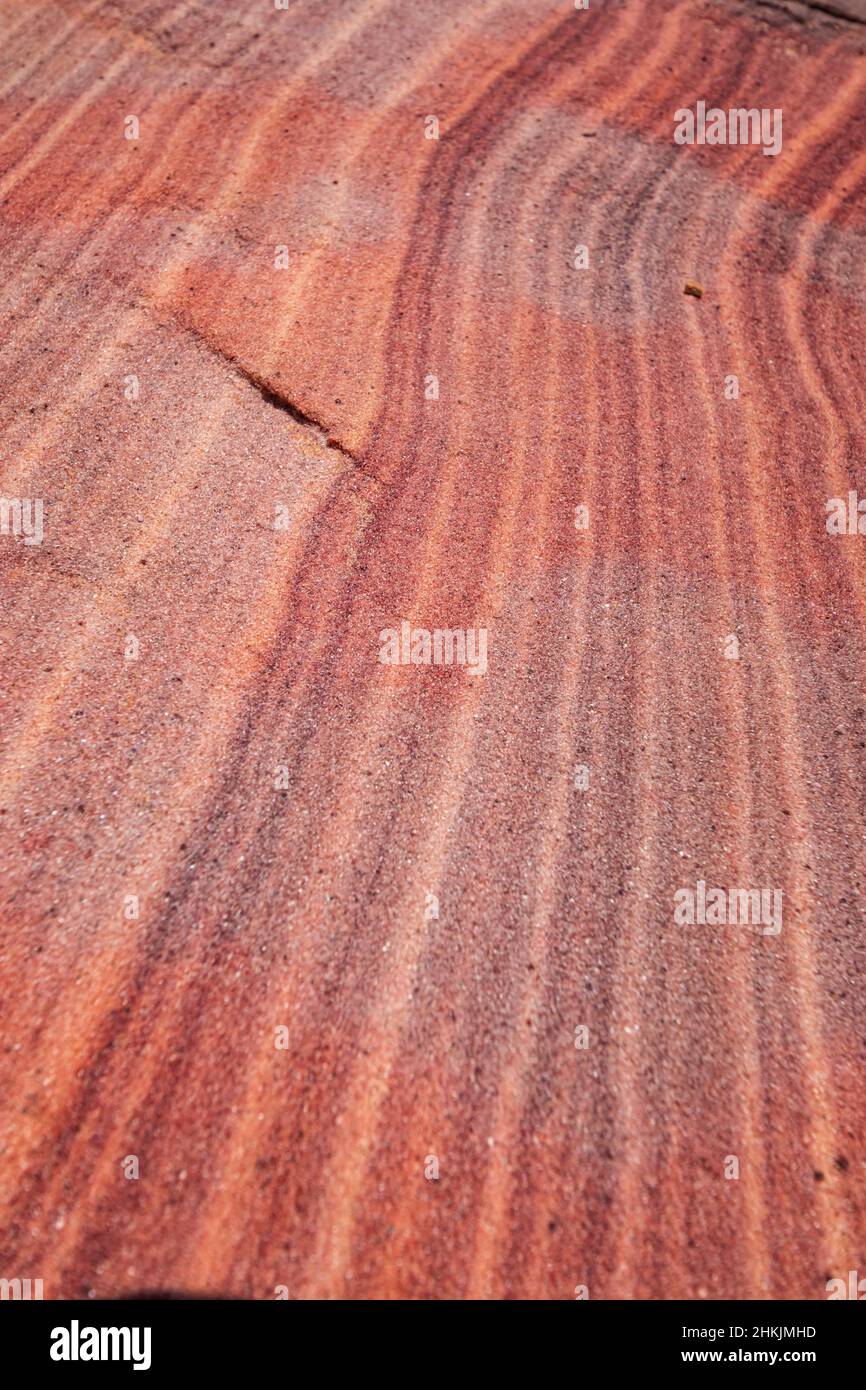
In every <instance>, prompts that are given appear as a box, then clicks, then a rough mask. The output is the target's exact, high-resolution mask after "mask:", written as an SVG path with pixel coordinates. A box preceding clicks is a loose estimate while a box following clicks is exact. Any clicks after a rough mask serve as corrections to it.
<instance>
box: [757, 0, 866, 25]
mask: <svg viewBox="0 0 866 1390" xmlns="http://www.w3.org/2000/svg"><path fill="white" fill-rule="evenodd" d="M756 3H757V4H758V5H759V6H761V7H762V8H763V9H768V10H776V11H777V12H778V13H780V14H786V15H788V17H789V18H790V19H793V20H796V21H797V22H798V23H800V24H805V22H806V20H807V19H808V17H809V12H810V11H811V12H812V13H813V14H822V15H828V16H830V17H831V18H832V19H841V20H843V21H845V22H847V23H848V24H859V25H866V8H864V3H863V0H836V3H835V4H834V3H833V0H756Z"/></svg>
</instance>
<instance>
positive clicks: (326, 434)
mask: <svg viewBox="0 0 866 1390" xmlns="http://www.w3.org/2000/svg"><path fill="white" fill-rule="evenodd" d="M174 322H175V325H176V326H177V327H179V328H182V329H183V331H184V332H185V333H188V334H189V336H190V337H191V338H194V339H195V341H196V342H197V343H201V344H202V346H203V347H205V348H206V349H207V351H208V352H209V353H211V354H212V355H213V356H214V357H218V358H219V360H220V361H221V362H222V363H224V364H225V365H226V366H227V367H230V368H231V370H232V371H233V372H234V374H235V375H236V376H239V377H240V378H241V379H242V380H243V381H245V382H246V383H247V385H248V386H252V387H253V388H254V390H256V391H258V393H259V395H260V396H261V398H262V400H263V401H265V402H266V403H267V404H268V405H270V406H272V407H273V408H274V410H282V411H284V413H285V414H286V415H288V416H289V417H290V419H292V420H294V422H295V424H297V425H302V426H303V428H304V429H306V430H309V431H310V432H311V433H312V434H313V435H315V437H316V440H317V441H318V443H319V444H320V445H322V446H323V447H324V448H326V449H333V450H334V452H335V453H338V454H340V455H341V456H342V457H343V458H344V459H346V460H347V461H348V462H349V463H350V464H351V465H352V467H353V468H354V469H357V471H358V472H359V473H361V474H362V475H363V476H364V477H365V478H368V479H369V480H370V482H372V483H375V484H376V485H377V487H385V486H386V484H385V483H384V482H383V481H382V479H381V478H379V477H377V475H376V474H375V473H374V472H372V470H371V469H370V468H368V467H367V465H366V464H365V462H364V460H363V459H362V458H361V457H360V456H359V455H358V454H356V453H355V452H354V451H353V450H352V449H350V448H349V446H348V444H344V443H343V442H342V441H341V440H339V439H337V438H336V437H335V436H334V435H332V434H331V432H330V431H329V430H328V428H327V426H326V425H324V424H322V421H321V420H318V419H317V418H316V416H315V415H310V414H309V412H308V411H306V410H302V409H301V407H300V406H299V405H296V404H295V402H294V401H292V400H290V399H289V397H288V396H286V395H284V394H283V393H282V392H281V391H278V390H276V389H275V388H274V387H273V386H272V385H271V384H270V383H269V382H267V381H266V380H265V379H264V377H261V376H259V374H258V372H254V371H252V370H251V369H250V368H249V367H245V366H244V365H243V363H242V362H239V361H238V359H237V358H236V357H233V356H232V354H231V353H229V352H225V351H224V350H223V349H222V348H220V347H217V346H216V344H215V343H212V342H211V341H210V339H209V338H207V337H206V336H205V335H204V334H203V333H201V332H199V330H198V329H196V328H192V327H191V326H190V325H189V324H185V323H179V322H178V321H177V320H176V319H175V320H174Z"/></svg>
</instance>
